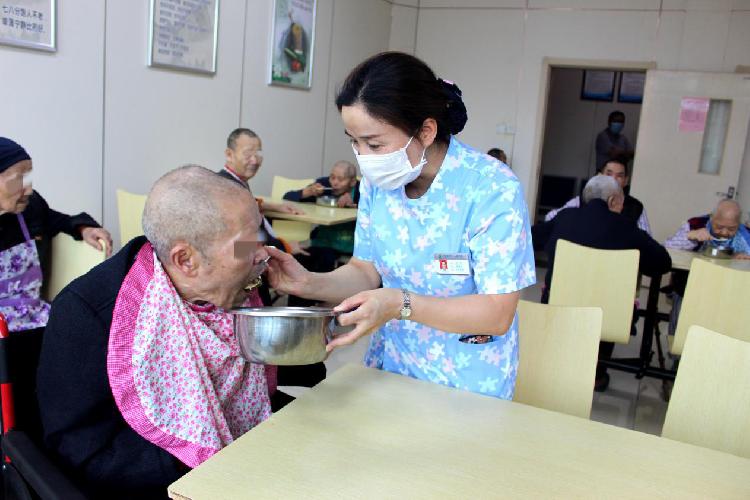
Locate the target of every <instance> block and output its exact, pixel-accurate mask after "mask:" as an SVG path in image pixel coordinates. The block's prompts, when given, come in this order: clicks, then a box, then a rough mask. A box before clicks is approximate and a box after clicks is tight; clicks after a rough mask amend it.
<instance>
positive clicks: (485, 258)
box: [354, 138, 536, 399]
mask: <svg viewBox="0 0 750 500" xmlns="http://www.w3.org/2000/svg"><path fill="white" fill-rule="evenodd" d="M436 254H459V255H460V258H463V259H467V258H468V261H469V267H470V270H469V273H468V275H456V274H453V275H446V274H439V273H438V272H437V271H436V267H435V266H436V263H435V262H436V259H435V256H436ZM354 256H355V257H357V258H359V259H361V260H364V261H368V262H371V263H372V264H373V265H374V266H375V268H376V269H377V271H378V273H379V274H380V276H381V278H382V281H383V286H384V287H386V288H405V289H407V290H410V291H412V292H414V293H416V294H420V295H430V296H436V297H453V296H459V295H469V294H477V293H479V294H502V293H511V292H515V291H517V290H520V289H522V288H525V287H527V286H530V285H533V284H534V282H535V281H536V274H535V272H534V252H533V248H532V244H531V230H530V228H529V217H528V213H527V208H526V203H525V201H524V197H523V191H522V188H521V184H520V183H519V182H518V179H517V178H516V177H515V175H513V172H512V171H511V170H510V168H509V167H508V166H506V165H504V164H502V163H500V162H498V161H497V160H495V159H493V158H491V157H490V156H487V155H485V154H483V153H480V152H478V151H476V150H474V149H471V148H469V147H468V146H466V145H464V144H462V143H461V142H459V141H458V140H457V139H455V138H451V141H450V146H449V148H448V152H447V154H446V157H445V160H444V161H443V165H442V166H441V168H440V170H439V171H438V174H437V176H436V177H435V179H434V180H433V182H432V185H431V186H430V188H429V189H428V191H427V192H426V193H425V194H424V195H423V196H422V197H420V198H419V199H416V200H412V199H409V198H408V197H407V196H406V194H405V192H404V189H403V188H399V189H395V190H391V191H386V190H383V189H380V188H378V187H376V186H373V185H372V184H370V183H369V182H368V181H367V180H366V179H363V181H362V183H361V190H360V201H359V212H358V214H357V229H356V232H355V244H354ZM438 266H439V264H438ZM461 337H462V336H461V335H457V334H452V333H449V332H443V331H440V330H436V329H434V328H429V327H427V326H424V325H422V324H420V323H415V322H413V321H397V320H394V321H390V322H388V323H386V324H385V325H384V326H383V327H382V328H380V329H379V330H378V331H376V332H375V333H374V334H373V335H372V337H371V339H370V346H369V348H368V351H367V353H366V355H365V364H366V365H367V366H371V367H376V368H381V369H383V370H387V371H390V372H394V373H400V374H403V375H408V376H410V377H414V378H417V379H423V380H430V381H432V382H436V383H438V384H443V385H447V386H451V387H458V388H461V389H465V390H469V391H473V392H478V393H482V394H487V395H491V396H496V397H499V398H504V399H511V398H512V397H513V390H514V387H515V381H516V371H517V368H518V317H517V316H516V318H515V319H514V320H513V324H512V326H511V327H510V329H509V330H508V332H507V333H506V334H505V335H502V336H494V337H492V341H491V342H488V343H485V344H470V343H466V342H462V341H460V340H459V339H460V338H461Z"/></svg>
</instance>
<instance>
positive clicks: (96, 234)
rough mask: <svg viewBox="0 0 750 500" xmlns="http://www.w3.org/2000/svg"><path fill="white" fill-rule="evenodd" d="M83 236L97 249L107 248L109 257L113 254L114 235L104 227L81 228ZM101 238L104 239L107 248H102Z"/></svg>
mask: <svg viewBox="0 0 750 500" xmlns="http://www.w3.org/2000/svg"><path fill="white" fill-rule="evenodd" d="M81 238H83V241H85V242H86V243H88V244H89V245H91V246H92V247H94V248H96V249H97V250H106V254H107V257H109V256H110V255H112V235H111V234H109V231H107V230H106V229H104V228H103V227H84V228H83V229H81ZM100 240H104V247H105V248H102V243H101V241H100Z"/></svg>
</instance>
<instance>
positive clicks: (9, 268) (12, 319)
mask: <svg viewBox="0 0 750 500" xmlns="http://www.w3.org/2000/svg"><path fill="white" fill-rule="evenodd" d="M18 223H19V224H20V225H21V230H22V231H23V235H24V238H25V239H26V241H24V242H23V243H19V244H18V245H16V246H14V247H11V248H9V249H7V250H5V251H3V252H0V313H2V314H3V315H4V316H5V320H6V321H7V322H8V329H9V330H10V331H11V332H18V331H22V330H31V329H33V328H40V327H43V326H45V325H46V324H47V319H48V318H49V309H50V306H49V304H48V303H46V302H44V301H43V300H41V299H40V298H39V294H40V290H41V288H42V268H41V266H40V265H39V255H38V254H37V251H36V244H35V243H34V241H33V240H32V239H31V236H30V235H29V230H28V228H27V227H26V221H25V220H24V218H23V216H22V215H21V214H18Z"/></svg>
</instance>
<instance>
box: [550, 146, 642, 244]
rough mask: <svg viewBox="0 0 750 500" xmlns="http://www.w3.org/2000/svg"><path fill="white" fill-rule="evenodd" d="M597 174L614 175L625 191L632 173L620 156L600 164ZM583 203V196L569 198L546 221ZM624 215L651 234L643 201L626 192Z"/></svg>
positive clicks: (551, 212)
mask: <svg viewBox="0 0 750 500" xmlns="http://www.w3.org/2000/svg"><path fill="white" fill-rule="evenodd" d="M597 175H606V176H608V177H612V178H613V179H614V180H616V181H617V183H618V184H619V185H620V188H621V189H622V190H623V192H625V190H626V188H627V186H628V183H629V182H630V175H629V174H628V166H627V162H626V161H625V160H622V159H620V158H614V159H608V160H605V161H604V163H603V164H602V165H601V166H600V168H599V172H598V173H597ZM580 205H581V197H580V196H576V197H575V198H571V199H570V200H568V202H567V203H565V205H563V206H562V207H560V208H558V209H556V210H550V211H549V212H547V214H546V215H545V216H544V220H545V221H550V220H552V219H554V218H555V216H556V215H557V214H558V213H559V212H560V211H561V210H563V209H566V208H576V207H579V206H580ZM621 213H622V215H623V216H625V217H627V218H628V219H630V220H632V221H634V222H635V223H636V224H638V227H639V228H641V229H643V230H644V231H646V232H647V233H648V234H649V235H650V234H651V226H650V225H649V222H648V216H646V209H645V208H644V206H643V203H641V202H640V200H638V199H637V198H635V197H634V196H630V194H627V193H625V199H624V201H623V205H622V212H621Z"/></svg>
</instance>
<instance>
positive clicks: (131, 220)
mask: <svg viewBox="0 0 750 500" xmlns="http://www.w3.org/2000/svg"><path fill="white" fill-rule="evenodd" d="M145 205H146V195H145V194H135V193H129V192H127V191H124V190H122V189H118V190H117V215H118V217H119V220H120V245H121V246H122V245H125V244H126V243H127V242H129V241H130V240H132V239H133V238H135V237H136V236H140V235H142V234H143V226H142V225H141V217H142V216H143V207H144V206H145Z"/></svg>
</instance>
